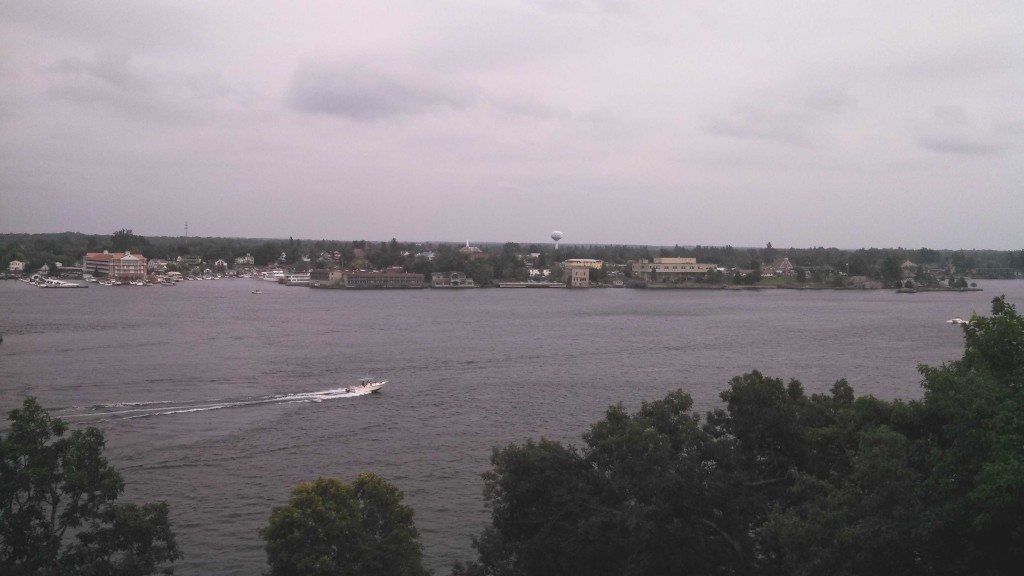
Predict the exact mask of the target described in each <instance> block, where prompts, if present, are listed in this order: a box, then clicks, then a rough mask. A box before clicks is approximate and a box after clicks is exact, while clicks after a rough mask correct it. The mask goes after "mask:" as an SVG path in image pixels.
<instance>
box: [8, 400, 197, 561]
mask: <svg viewBox="0 0 1024 576" xmlns="http://www.w3.org/2000/svg"><path fill="white" fill-rule="evenodd" d="M10 426H11V427H10V429H9V430H8V431H7V433H6V434H5V435H4V436H3V437H2V438H0V574H5V575H9V576H15V575H21V574H25V575H28V574H33V575H35V574H48V575H49V574H54V575H60V574H75V575H80V574H81V575H89V574H95V575H101V574H102V575H123V576H134V575H143V574H153V573H155V572H156V571H157V570H158V569H160V566H161V565H164V564H167V563H171V562H174V561H175V560H176V559H178V558H180V557H181V553H180V552H179V551H178V548H177V545H176V544H175V541H174V533H173V532H172V531H171V528H170V522H169V521H168V509H167V504H166V503H164V502H159V503H154V504H145V505H142V506H139V505H136V504H124V503H117V502H115V501H116V500H117V497H118V496H119V495H120V494H121V493H122V492H123V491H124V480H123V479H122V478H121V475H120V474H119V473H118V472H117V471H116V470H115V469H113V468H112V467H111V466H110V464H109V463H108V462H107V459H106V458H104V457H103V447H104V440H103V433H102V432H101V431H100V430H99V429H97V428H91V427H90V428H85V429H82V430H75V431H74V432H71V433H70V434H68V427H67V425H66V424H65V423H64V422H63V421H61V420H60V419H51V418H50V415H49V414H47V412H46V411H45V410H43V409H42V408H41V407H40V406H39V403H38V402H36V400H35V399H34V398H28V399H26V400H25V402H24V404H23V405H22V408H21V409H18V410H13V411H11V413H10ZM171 572H172V570H171V569H170V568H166V569H164V573H168V574H169V573H171Z"/></svg>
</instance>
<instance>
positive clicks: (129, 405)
mask: <svg viewBox="0 0 1024 576" xmlns="http://www.w3.org/2000/svg"><path fill="white" fill-rule="evenodd" d="M369 393H370V392H367V391H363V390H359V389H358V388H332V389H330V390H319V391H316V392H298V393H295V394H273V395H270V396H250V397H246V398H239V399H234V400H231V399H228V400H194V401H188V400H186V401H175V400H162V401H154V402H117V403H114V404H95V405H93V406H75V407H73V408H67V409H65V410H61V411H59V412H58V413H57V414H56V415H57V416H59V417H60V418H63V419H64V420H66V421H68V422H74V423H82V424H85V423H95V422H110V421H114V420H134V419H137V418H150V417H153V416H170V415H173V414H189V413H192V412H206V411H209V410H222V409H225V408H244V407H247V406H259V405H263V404H291V403H296V402H323V401H325V400H336V399H339V398H355V397H357V396H365V395H367V394H369Z"/></svg>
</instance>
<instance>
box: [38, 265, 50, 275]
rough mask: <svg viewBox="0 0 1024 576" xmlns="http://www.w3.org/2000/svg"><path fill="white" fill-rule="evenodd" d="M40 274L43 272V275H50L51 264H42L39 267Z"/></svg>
mask: <svg viewBox="0 0 1024 576" xmlns="http://www.w3.org/2000/svg"><path fill="white" fill-rule="evenodd" d="M39 274H41V275H43V276H49V274H50V265H49V264H43V265H42V266H40V267H39Z"/></svg>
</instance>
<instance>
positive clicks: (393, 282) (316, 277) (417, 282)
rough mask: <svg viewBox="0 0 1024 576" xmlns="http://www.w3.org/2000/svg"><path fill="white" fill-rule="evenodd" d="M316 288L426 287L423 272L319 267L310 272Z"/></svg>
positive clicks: (311, 280) (311, 284)
mask: <svg viewBox="0 0 1024 576" xmlns="http://www.w3.org/2000/svg"><path fill="white" fill-rule="evenodd" d="M309 280H310V286H312V287H314V288H426V284H425V283H424V282H423V275H422V274H415V273H412V272H402V271H401V269H398V270H385V271H383V272H380V271H373V272H368V271H366V270H327V269H324V268H318V269H316V270H312V271H311V272H310V273H309Z"/></svg>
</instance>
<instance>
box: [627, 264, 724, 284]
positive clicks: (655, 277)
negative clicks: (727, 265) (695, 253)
mask: <svg viewBox="0 0 1024 576" xmlns="http://www.w3.org/2000/svg"><path fill="white" fill-rule="evenodd" d="M714 269H715V265H714V264H698V263H697V259H696V258H655V259H654V261H653V262H652V261H650V260H646V259H645V260H640V261H638V262H634V263H633V277H634V278H636V279H638V280H643V281H645V282H678V281H680V280H683V279H685V278H696V277H698V276H702V275H704V274H707V273H708V272H710V271H711V270H714Z"/></svg>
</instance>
